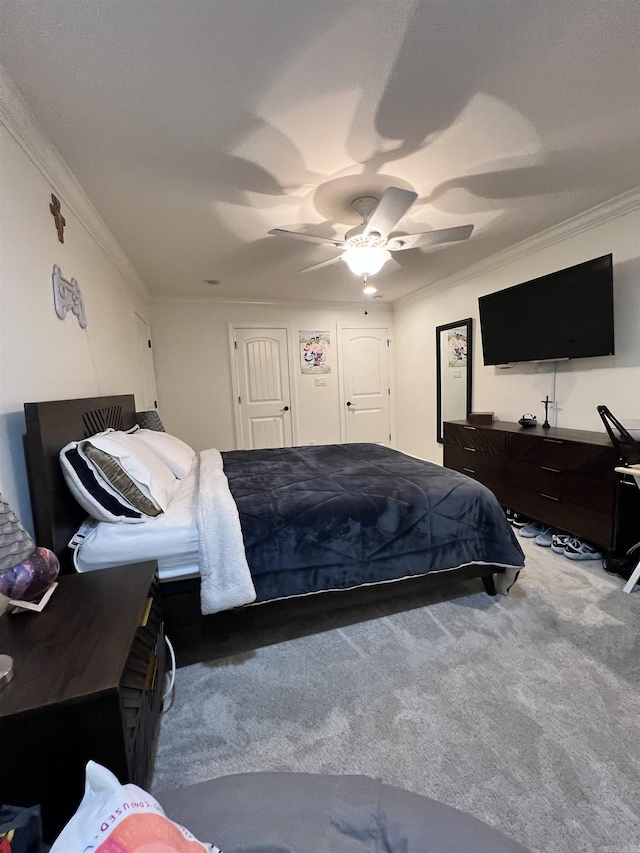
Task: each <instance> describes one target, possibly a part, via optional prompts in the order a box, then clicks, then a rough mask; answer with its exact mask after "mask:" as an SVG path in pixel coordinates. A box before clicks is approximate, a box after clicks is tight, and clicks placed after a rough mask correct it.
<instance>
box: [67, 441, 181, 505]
mask: <svg viewBox="0 0 640 853" xmlns="http://www.w3.org/2000/svg"><path fill="white" fill-rule="evenodd" d="M88 444H89V445H91V446H93V447H97V448H98V450H102V451H103V452H104V453H106V454H108V455H109V456H111V457H113V458H114V459H116V460H117V461H118V463H119V464H120V466H121V468H122V469H123V471H124V472H126V474H127V475H128V476H129V477H130V478H131V479H132V480H133V481H134V482H135V484H136V485H137V486H138V487H139V489H140V491H141V492H143V494H145V495H146V496H147V497H148V498H150V500H151V501H152V502H154V503H155V504H156V505H157V506H158V508H159V509H161V510H163V511H164V510H165V509H166V508H167V506H168V504H169V501H170V500H171V498H172V497H173V494H174V492H175V491H176V489H177V488H178V481H177V480H176V478H175V476H174V475H173V472H172V471H171V469H170V468H168V467H167V466H166V465H165V463H164V462H162V460H161V459H159V458H158V456H156V454H155V453H154V452H153V451H152V450H151V449H150V448H149V447H148V446H147V445H145V444H144V442H141V441H136V440H135V433H126V432H119V431H118V432H114V431H111V432H104V433H100V434H99V435H93V436H91V438H88V439H85V440H84V441H81V442H78V452H79V453H80V455H81V456H82V457H83V458H85V459H87V461H88V463H89V464H93V463H92V460H90V459H88V457H87V455H86V453H85V446H86V445H88ZM99 473H100V474H102V472H99ZM103 476H104V475H103ZM112 485H113V483H112Z"/></svg>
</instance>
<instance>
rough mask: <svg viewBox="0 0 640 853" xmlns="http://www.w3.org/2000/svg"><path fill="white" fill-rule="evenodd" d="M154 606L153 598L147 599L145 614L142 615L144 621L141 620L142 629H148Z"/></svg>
mask: <svg viewBox="0 0 640 853" xmlns="http://www.w3.org/2000/svg"><path fill="white" fill-rule="evenodd" d="M152 606H153V598H152V597H151V596H149V598H148V599H147V603H146V605H145V608H144V613H143V614H142V619H141V620H140V627H141V628H146V627H147V622H148V621H149V614H150V613H151V607H152Z"/></svg>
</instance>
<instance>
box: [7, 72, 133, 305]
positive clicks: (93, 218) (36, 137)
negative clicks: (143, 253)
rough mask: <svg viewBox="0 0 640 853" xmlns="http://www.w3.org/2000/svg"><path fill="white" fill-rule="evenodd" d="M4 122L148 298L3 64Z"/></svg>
mask: <svg viewBox="0 0 640 853" xmlns="http://www.w3.org/2000/svg"><path fill="white" fill-rule="evenodd" d="M0 122H1V123H2V124H3V125H4V127H6V129H7V131H8V132H9V133H10V134H11V136H12V137H13V139H15V141H16V142H17V143H18V145H19V146H20V148H21V149H22V150H23V151H24V153H25V154H26V155H27V157H28V158H29V159H30V160H31V162H32V163H33V164H34V166H35V167H36V168H37V169H38V171H39V172H40V173H41V174H42V176H43V177H44V178H45V180H46V181H47V182H48V183H49V184H51V187H52V189H53V190H54V192H55V194H56V195H57V196H58V198H59V199H60V200H61V201H63V202H64V204H65V206H66V207H68V208H69V210H70V211H71V212H72V213H73V215H74V216H75V217H76V218H77V220H78V222H79V223H80V224H81V225H82V226H83V227H84V228H85V229H86V231H87V232H88V233H89V234H90V236H91V237H92V239H93V240H95V242H96V243H97V244H98V246H100V248H101V249H102V251H103V252H104V253H105V255H107V257H108V258H109V260H110V261H111V262H112V263H113V264H114V265H115V266H116V267H117V269H118V270H119V271H120V273H121V274H122V276H123V278H124V279H125V281H126V282H127V283H128V284H130V285H131V286H132V287H133V288H134V290H135V291H136V293H137V294H138V295H139V296H141V297H143V298H144V299H145V300H149V299H150V294H149V291H148V290H147V288H146V287H145V284H144V282H143V281H142V279H141V278H140V276H139V275H138V273H137V272H136V270H135V268H134V266H133V264H132V263H131V261H130V260H129V259H128V258H127V256H126V255H125V253H124V252H123V251H122V249H121V247H120V245H119V243H118V242H117V241H116V239H115V237H114V236H113V234H112V233H111V231H109V229H108V228H107V226H106V224H105V222H104V220H103V219H102V217H101V216H100V214H99V213H98V211H97V210H96V209H95V207H94V206H93V204H91V202H90V200H89V197H88V196H87V194H86V192H85V191H84V189H83V188H82V185H81V184H80V182H79V181H78V179H77V178H76V177H75V175H74V174H73V172H72V171H71V169H70V168H69V167H68V166H67V164H66V163H65V162H64V160H63V159H62V157H61V156H60V153H59V152H58V150H57V149H56V148H55V146H54V145H53V144H52V143H51V142H50V141H49V140H48V138H47V136H46V134H45V133H44V131H43V129H42V127H41V126H40V125H39V124H38V121H37V119H36V118H35V116H34V115H33V113H32V112H31V110H30V109H29V107H28V106H27V104H26V102H25V100H24V98H23V97H22V95H21V94H20V92H19V91H18V89H17V88H16V85H15V83H14V82H13V80H12V79H11V78H10V77H9V75H8V74H7V72H6V69H5V68H4V67H3V66H2V65H0Z"/></svg>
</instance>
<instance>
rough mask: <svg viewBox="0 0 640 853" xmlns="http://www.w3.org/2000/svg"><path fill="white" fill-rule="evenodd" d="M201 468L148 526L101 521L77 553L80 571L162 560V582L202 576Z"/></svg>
mask: <svg viewBox="0 0 640 853" xmlns="http://www.w3.org/2000/svg"><path fill="white" fill-rule="evenodd" d="M197 504H198V465H197V459H196V460H194V464H193V465H192V468H191V471H190V472H189V474H188V475H187V476H186V477H185V478H184V479H183V480H180V481H179V486H178V489H177V490H176V492H175V493H174V495H173V497H172V498H171V501H170V503H169V505H168V506H167V509H166V511H165V512H163V513H162V514H161V515H159V516H157V517H156V518H151V519H149V521H146V522H144V524H110V523H108V522H106V521H101V522H99V523H98V524H97V526H96V527H95V528H93V530H91V531H90V532H89V533H88V534H87V536H86V538H85V540H84V542H83V543H82V545H81V546H80V547H79V548H78V550H77V552H76V568H77V569H78V571H79V572H91V571H94V570H95V569H106V568H108V567H110V566H120V565H122V564H123V563H136V562H143V561H145V560H157V561H158V574H159V576H160V580H161V581H169V580H178V579H183V578H190V577H198V576H199V571H198V528H197V525H196V515H197Z"/></svg>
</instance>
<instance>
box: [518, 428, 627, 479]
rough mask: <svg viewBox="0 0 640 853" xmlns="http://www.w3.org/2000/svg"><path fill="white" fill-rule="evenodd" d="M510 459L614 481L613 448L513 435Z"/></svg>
mask: <svg viewBox="0 0 640 853" xmlns="http://www.w3.org/2000/svg"><path fill="white" fill-rule="evenodd" d="M507 456H508V457H509V459H519V460H521V461H523V462H529V463H531V464H533V465H539V466H544V467H547V468H552V469H556V470H558V471H562V472H565V471H573V472H574V473H577V474H580V473H581V474H585V475H587V476H589V477H593V478H596V479H602V480H611V481H612V482H614V481H615V475H614V471H613V469H614V467H615V455H614V453H613V449H612V448H611V447H607V446H602V445H598V444H582V443H580V442H576V441H562V440H561V439H557V438H542V437H540V436H534V435H532V436H529V435H523V434H511V435H510V436H509V438H508V441H507Z"/></svg>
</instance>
